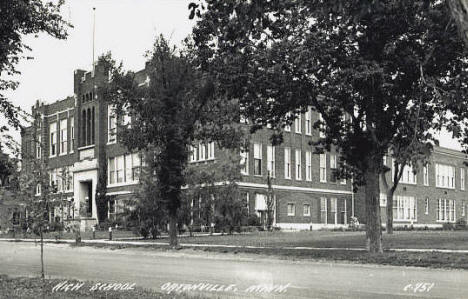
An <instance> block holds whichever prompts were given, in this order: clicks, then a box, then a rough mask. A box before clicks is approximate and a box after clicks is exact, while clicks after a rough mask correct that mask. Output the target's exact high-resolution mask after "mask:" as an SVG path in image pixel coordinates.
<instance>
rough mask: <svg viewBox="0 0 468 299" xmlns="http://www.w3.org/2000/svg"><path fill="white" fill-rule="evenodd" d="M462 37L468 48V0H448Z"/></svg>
mask: <svg viewBox="0 0 468 299" xmlns="http://www.w3.org/2000/svg"><path fill="white" fill-rule="evenodd" d="M447 2H448V5H449V7H450V11H451V13H452V17H453V19H454V20H455V23H456V24H457V27H458V32H459V34H460V37H461V38H462V39H463V42H464V43H465V47H466V48H468V0H448V1H447Z"/></svg>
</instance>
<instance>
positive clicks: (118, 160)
mask: <svg viewBox="0 0 468 299" xmlns="http://www.w3.org/2000/svg"><path fill="white" fill-rule="evenodd" d="M108 172H109V173H108V176H109V184H110V185H111V184H115V183H132V182H137V181H138V180H139V178H140V172H141V158H140V154H139V153H133V154H126V155H121V156H117V157H114V158H110V159H109V165H108Z"/></svg>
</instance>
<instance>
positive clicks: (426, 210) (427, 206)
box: [424, 198, 429, 215]
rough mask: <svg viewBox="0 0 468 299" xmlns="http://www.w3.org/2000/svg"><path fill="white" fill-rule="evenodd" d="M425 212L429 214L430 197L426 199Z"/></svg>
mask: <svg viewBox="0 0 468 299" xmlns="http://www.w3.org/2000/svg"><path fill="white" fill-rule="evenodd" d="M424 214H426V215H429V198H426V199H425V200H424Z"/></svg>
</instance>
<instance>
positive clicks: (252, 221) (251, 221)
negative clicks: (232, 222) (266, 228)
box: [247, 214, 260, 226]
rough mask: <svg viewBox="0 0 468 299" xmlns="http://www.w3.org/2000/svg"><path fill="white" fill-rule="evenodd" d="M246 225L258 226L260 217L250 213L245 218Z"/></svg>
mask: <svg viewBox="0 0 468 299" xmlns="http://www.w3.org/2000/svg"><path fill="white" fill-rule="evenodd" d="M247 225H248V226H260V219H259V218H258V216H257V215H255V214H251V215H249V218H248V219H247Z"/></svg>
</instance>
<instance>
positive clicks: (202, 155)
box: [190, 142, 215, 162]
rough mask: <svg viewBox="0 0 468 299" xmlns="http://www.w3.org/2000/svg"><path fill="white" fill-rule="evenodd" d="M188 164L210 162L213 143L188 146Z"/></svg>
mask: <svg viewBox="0 0 468 299" xmlns="http://www.w3.org/2000/svg"><path fill="white" fill-rule="evenodd" d="M190 152H191V156H190V162H199V161H206V160H212V159H214V158H215V156H214V142H210V143H201V142H200V143H198V145H196V146H190Z"/></svg>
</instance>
